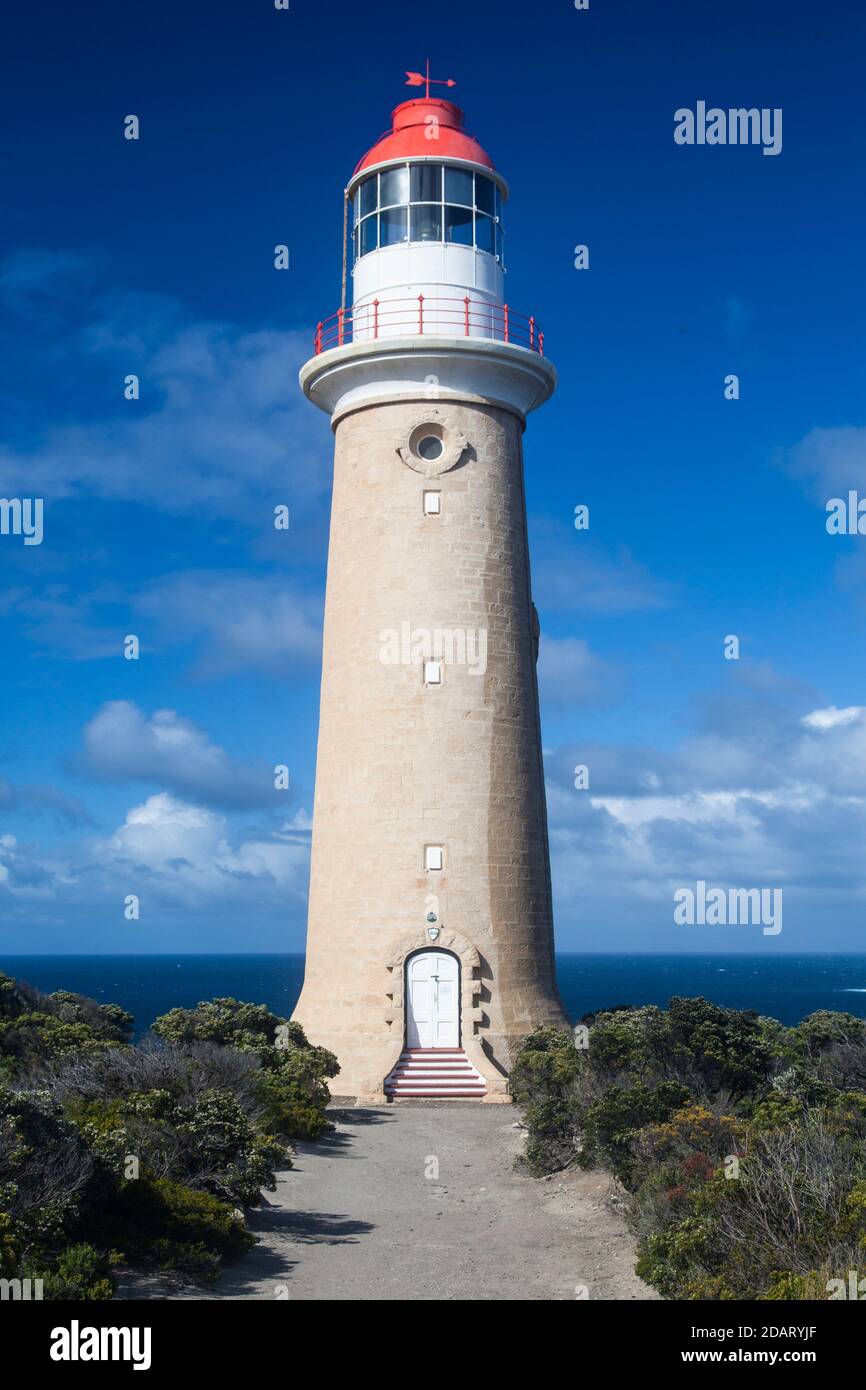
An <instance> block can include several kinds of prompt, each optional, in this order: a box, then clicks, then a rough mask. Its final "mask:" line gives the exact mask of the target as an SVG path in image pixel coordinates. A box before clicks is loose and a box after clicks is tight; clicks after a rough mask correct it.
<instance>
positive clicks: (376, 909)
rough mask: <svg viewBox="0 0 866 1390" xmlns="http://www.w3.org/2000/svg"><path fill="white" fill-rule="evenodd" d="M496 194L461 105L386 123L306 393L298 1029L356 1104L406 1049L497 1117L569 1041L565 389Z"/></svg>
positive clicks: (380, 1085)
mask: <svg viewBox="0 0 866 1390" xmlns="http://www.w3.org/2000/svg"><path fill="white" fill-rule="evenodd" d="M428 90H429V89H428ZM507 198H508V188H507V185H506V183H505V180H504V179H503V177H502V175H501V174H499V173H498V172H497V170H496V169H495V168H494V165H493V162H492V160H491V159H490V157H489V156H488V155H487V154H486V153H485V151H484V150H483V149H482V147H481V146H480V145H479V144H478V143H477V141H476V140H474V139H472V138H471V137H470V136H469V135H467V134H466V133H465V132H464V129H463V114H462V112H461V111H460V110H459V109H458V108H457V107H456V106H455V105H453V104H452V103H451V102H449V101H445V100H440V99H437V98H435V97H431V96H429V95H427V96H425V97H422V98H420V99H418V100H413V101H407V102H404V103H403V104H402V105H400V106H398V107H397V109H396V110H395V111H394V113H393V123H392V128H391V130H390V131H389V132H388V133H387V134H386V135H384V136H383V137H382V138H381V139H380V140H379V141H378V142H377V143H376V144H375V145H374V146H373V148H372V149H371V150H370V151H369V153H368V154H366V155H365V156H364V158H363V159H362V160H361V162H360V163H359V164H358V166H357V168H356V170H355V173H354V175H353V176H352V179H351V180H350V182H349V185H348V188H347V199H348V238H347V239H348V247H349V262H350V264H351V266H352V273H351V283H352V287H353V294H352V304H351V306H350V307H349V306H347V307H346V308H345V309H344V310H340V311H338V312H337V313H336V314H335V315H333V316H332V317H331V318H330V319H327V320H324V321H323V322H322V323H320V324H319V326H318V328H317V330H316V334H315V351H314V355H313V356H312V357H311V359H310V360H309V361H308V362H307V363H306V365H305V366H304V367H303V369H302V371H301V377H300V379H301V385H302V387H303V389H304V391H305V393H306V394H307V396H308V397H309V398H310V400H312V401H313V402H314V403H315V404H316V405H317V406H319V407H320V408H321V409H322V410H325V411H327V412H328V414H329V415H330V417H331V422H332V427H333V431H334V440H335V445H334V483H333V500H332V511H331V529H330V542H329V551H328V579H327V596H326V605H325V623H324V651H323V671H322V689H321V714H320V724H319V742H318V757H317V771H316V793H315V805H314V821H313V845H312V866H311V882H310V903H309V924H308V937H307V956H306V975H305V981H304V988H303V992H302V994H301V998H300V1001H299V1003H298V1007H297V1010H296V1013H295V1017H296V1018H297V1019H298V1020H299V1021H300V1022H301V1023H302V1024H303V1026H304V1028H305V1029H306V1031H307V1034H308V1036H309V1037H310V1038H311V1040H312V1041H313V1042H315V1043H318V1044H322V1045H324V1046H326V1047H329V1048H331V1049H332V1050H333V1051H334V1052H335V1053H336V1054H337V1057H338V1059H339V1062H340V1066H341V1074H340V1076H339V1077H338V1078H337V1079H336V1081H335V1082H333V1083H332V1089H333V1090H334V1091H335V1093H337V1094H341V1095H353V1096H355V1095H357V1096H361V1097H363V1098H365V1099H367V1100H377V1099H382V1098H383V1096H384V1095H385V1094H392V1093H393V1092H394V1086H393V1085H392V1084H388V1082H389V1078H390V1077H391V1076H392V1073H394V1072H395V1068H397V1072H398V1073H399V1065H400V1059H401V1057H402V1056H403V1055H404V1050H405V1049H406V1048H407V1047H408V1049H409V1056H410V1060H411V1056H412V1055H413V1054H418V1055H420V1056H422V1057H423V1058H424V1059H427V1058H428V1055H429V1056H430V1057H432V1062H433V1064H434V1065H433V1069H432V1071H431V1072H430V1073H429V1074H430V1075H433V1076H435V1075H436V1074H437V1073H439V1072H441V1075H440V1076H439V1080H438V1081H435V1082H432V1083H430V1084H431V1085H433V1087H434V1092H435V1093H436V1094H450V1093H451V1091H449V1084H448V1081H447V1077H448V1075H449V1067H446V1066H444V1065H443V1066H442V1067H436V1066H435V1063H436V1062H437V1058H438V1057H440V1056H441V1058H442V1059H445V1060H447V1061H449V1062H450V1061H451V1057H450V1054H451V1053H454V1055H455V1057H458V1054H459V1057H460V1058H463V1061H462V1062H461V1063H460V1065H463V1066H468V1068H469V1069H470V1070H471V1071H472V1072H473V1074H474V1075H475V1076H476V1077H477V1080H476V1083H475V1086H474V1089H473V1090H472V1093H473V1094H475V1095H477V1096H478V1097H479V1098H481V1097H483V1098H484V1099H486V1100H505V1099H507V1095H508V1087H507V1077H508V1072H509V1069H510V1066H511V1064H512V1062H513V1060H514V1057H515V1055H516V1052H517V1050H518V1049H519V1046H520V1043H521V1040H522V1038H523V1037H524V1036H525V1035H526V1033H527V1031H528V1030H529V1029H530V1028H531V1027H533V1026H534V1025H537V1024H545V1023H553V1024H558V1025H563V1026H565V1025H566V1019H565V1015H564V1013H563V1010H562V1005H561V1003H560V999H559V995H558V992H557V987H556V978H555V965H554V951H553V922H552V910H551V892H550V867H549V850H548V836H547V815H546V807H545V793H544V779H543V770H542V756H541V738H540V725H539V709H538V688H537V680H536V660H537V654H538V619H537V615H536V611H535V608H534V605H533V602H532V596H531V588H530V572H529V554H528V545H527V528H526V505H525V497H524V482H523V452H522V437H523V431H524V428H525V422H526V417H527V416H528V415H529V413H530V412H531V411H533V410H535V409H536V408H537V407H538V406H540V405H542V404H543V403H544V402H545V401H546V400H547V399H548V398H549V397H550V395H551V394H552V392H553V390H554V387H555V384H556V373H555V370H554V368H553V366H552V365H551V363H550V362H549V360H548V359H547V357H546V356H545V355H544V338H543V334H542V332H541V331H540V329H539V326H538V324H537V322H536V321H535V319H534V318H533V317H531V316H524V315H521V314H518V313H517V312H515V311H514V310H513V309H512V308H511V307H510V306H509V305H508V303H507V298H506V293H505V238H504V230H503V228H504V209H505V206H506V201H507ZM513 249H514V248H513ZM425 953H426V954H425ZM431 953H433V954H431ZM436 953H438V954H436ZM452 957H453V958H454V960H455V961H456V966H454V965H453V963H452V961H451V958H452ZM443 963H444V965H445V967H446V968H444V969H443V968H441V967H442V966H443ZM428 967H429V968H428ZM428 976H429V978H430V980H432V981H433V982H434V983H430V984H428V983H426V981H427V978H428ZM422 977H423V978H422ZM452 979H455V980H456V985H455V986H453V987H452V985H451V984H450V983H449V981H451V980H452ZM449 991H450V994H449ZM455 992H456V993H455ZM452 995H453V996H454V997H451V996H452ZM422 1015H423V1017H422ZM431 1029H432V1032H431V1031H430V1030H431ZM419 1037H420V1038H421V1039H422V1041H423V1040H425V1039H428V1038H432V1045H431V1046H430V1047H427V1045H426V1042H425V1044H424V1046H423V1047H421V1048H413V1039H414V1040H415V1041H416V1042H417V1040H418V1038H419ZM416 1062H417V1056H416ZM425 1064H426V1062H425ZM456 1065H457V1064H456V1063H455V1066H456ZM455 1074H456V1073H455ZM443 1076H444V1077H445V1079H444V1080H443V1079H442V1077H443ZM453 1093H454V1094H460V1093H461V1092H460V1091H459V1087H458V1088H457V1089H454V1090H453Z"/></svg>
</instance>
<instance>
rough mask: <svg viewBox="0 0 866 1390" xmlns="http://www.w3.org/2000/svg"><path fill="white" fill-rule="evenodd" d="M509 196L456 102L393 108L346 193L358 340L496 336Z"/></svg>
mask: <svg viewBox="0 0 866 1390" xmlns="http://www.w3.org/2000/svg"><path fill="white" fill-rule="evenodd" d="M507 197H508V187H507V185H506V183H505V181H504V179H503V178H502V177H501V175H500V174H498V173H497V172H496V170H495V169H494V167H493V161H492V160H491V159H490V156H489V155H488V154H487V153H486V152H485V151H484V149H482V147H481V145H479V144H478V142H477V141H476V140H475V139H473V138H472V136H470V135H467V134H466V132H465V131H464V129H463V112H462V111H461V110H460V109H459V107H457V106H455V105H454V104H453V102H450V101H445V100H442V99H440V98H436V97H430V96H427V97H423V98H420V99H418V100H415V101H406V102H403V103H402V104H401V105H400V106H398V107H397V108H396V110H395V111H394V113H393V118H392V127H391V130H390V131H388V132H387V134H385V135H383V136H382V138H381V139H380V140H379V141H377V143H376V144H375V145H374V146H373V148H372V149H371V150H370V151H369V152H368V153H367V154H366V155H365V156H364V158H363V159H362V160H361V162H360V163H359V165H358V167H357V168H356V170H355V172H354V174H353V176H352V179H351V182H350V183H349V186H348V189H347V199H348V235H349V248H348V254H349V260H350V263H351V266H352V282H353V312H352V317H353V334H354V339H355V341H358V340H359V339H363V338H371V337H386V336H387V337H392V336H394V335H404V334H406V335H415V334H418V333H442V334H456V333H459V334H461V335H463V336H470V337H476V336H477V337H487V338H490V337H497V338H498V337H501V336H502V334H501V331H497V324H498V322H499V320H501V314H502V304H503V300H504V274H505V233H504V225H503V207H504V204H505V201H506V199H507ZM500 328H501V324H500Z"/></svg>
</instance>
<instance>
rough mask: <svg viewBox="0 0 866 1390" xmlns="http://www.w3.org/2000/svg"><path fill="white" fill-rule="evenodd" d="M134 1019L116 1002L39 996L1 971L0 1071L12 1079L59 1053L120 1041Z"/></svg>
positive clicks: (90, 1050)
mask: <svg viewBox="0 0 866 1390" xmlns="http://www.w3.org/2000/svg"><path fill="white" fill-rule="evenodd" d="M132 1023H133V1020H132V1015H131V1014H128V1013H126V1012H125V1010H123V1009H121V1008H119V1006H118V1005H117V1004H97V1003H96V1002H95V1000H93V999H85V998H84V997H83V996H82V995H79V994H71V993H70V992H69V991H68V990H58V991H57V992H56V993H54V994H43V993H42V991H41V990H38V989H34V988H33V986H32V985H27V984H24V983H22V982H19V981H16V980H13V979H11V978H10V977H9V976H8V975H4V974H2V973H0V1063H2V1064H3V1065H2V1070H0V1075H3V1076H5V1077H6V1078H7V1079H10V1078H11V1077H12V1076H13V1075H15V1076H21V1075H22V1074H23V1073H25V1072H26V1070H27V1069H28V1068H29V1067H32V1066H36V1065H38V1064H40V1063H43V1062H46V1061H52V1060H54V1059H56V1058H59V1057H63V1056H67V1055H74V1056H79V1057H80V1056H86V1055H92V1054H94V1053H97V1052H104V1051H105V1050H106V1049H107V1048H112V1047H118V1046H121V1045H124V1044H126V1043H128V1041H129V1038H130V1035H131V1032H132Z"/></svg>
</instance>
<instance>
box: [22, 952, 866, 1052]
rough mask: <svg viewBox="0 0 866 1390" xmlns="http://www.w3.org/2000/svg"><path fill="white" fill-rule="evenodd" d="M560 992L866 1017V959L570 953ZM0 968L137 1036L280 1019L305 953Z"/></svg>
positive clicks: (775, 1014) (578, 1008) (791, 1018)
mask: <svg viewBox="0 0 866 1390" xmlns="http://www.w3.org/2000/svg"><path fill="white" fill-rule="evenodd" d="M557 969H558V973H559V986H560V991H561V993H562V998H563V1001H564V1003H565V1006H566V1008H567V1009H568V1011H569V1013H570V1015H571V1017H572V1018H573V1019H578V1018H580V1017H581V1016H582V1015H583V1014H586V1013H591V1012H595V1011H596V1010H598V1009H606V1008H611V1007H613V1006H614V1005H617V1004H659V1005H664V1004H666V1003H667V1001H668V999H670V997H671V995H674V994H678V995H686V996H692V995H703V996H704V998H706V999H712V1000H713V1001H714V1002H715V1003H716V1004H724V1005H727V1006H728V1007H730V1008H735V1009H755V1010H757V1012H758V1013H761V1014H768V1015H770V1016H771V1017H772V1018H778V1019H780V1020H781V1022H782V1023H786V1024H793V1023H798V1022H799V1021H800V1019H802V1018H804V1017H805V1016H806V1014H810V1013H813V1012H814V1011H815V1010H816V1009H836V1010H840V1011H844V1012H847V1013H852V1014H857V1015H859V1016H860V1017H861V1018H866V955H856V956H842V955H832V956H820V955H803V956H793V955H792V956H772V957H771V956H754V955H753V956H718V955H715V956H703V957H702V956H691V955H690V956H681V955H668V956H665V955H658V956H653V955H634V956H628V955H569V954H563V955H560V956H559V957H558V958H557ZM0 970H3V971H5V973H6V974H7V975H12V976H13V977H14V978H15V979H19V980H26V981H27V982H28V983H29V984H32V985H36V986H37V988H39V989H42V990H45V991H46V992H47V993H51V992H52V991H53V990H56V989H69V990H73V991H75V992H76V993H78V994H87V995H89V996H90V997H91V998H93V999H96V1000H99V1001H100V1002H101V1003H113V1004H120V1005H121V1006H122V1007H123V1008H124V1009H127V1010H128V1011H129V1012H130V1013H131V1014H133V1015H134V1017H135V1024H136V1033H137V1035H138V1036H141V1035H142V1034H144V1033H146V1032H147V1030H148V1028H149V1027H150V1025H151V1024H152V1023H153V1021H154V1019H155V1018H158V1017H159V1015H160V1014H164V1013H166V1012H167V1011H168V1010H169V1009H174V1008H189V1007H191V1006H192V1005H195V1004H197V1003H198V1002H199V1000H201V999H213V998H215V997H218V996H224V995H231V996H233V997H234V998H236V999H244V1000H247V1001H250V1002H252V1003H256V1004H267V1005H268V1007H269V1008H270V1009H272V1010H273V1012H274V1013H276V1014H280V1015H282V1016H283V1017H285V1016H287V1015H288V1014H290V1013H291V1011H292V1009H293V1008H294V1006H295V1003H296V1001H297V998H298V995H299V994H300V991H301V983H302V980H303V973H304V957H303V956H302V955H216V956H206V955H201V956H199V955H177V956H14V955H0Z"/></svg>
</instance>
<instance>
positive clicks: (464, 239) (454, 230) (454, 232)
mask: <svg viewBox="0 0 866 1390" xmlns="http://www.w3.org/2000/svg"><path fill="white" fill-rule="evenodd" d="M445 240H446V241H453V242H455V243H456V244H457V245H458V246H471V245H472V209H471V208H449V207H446V209H445Z"/></svg>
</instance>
